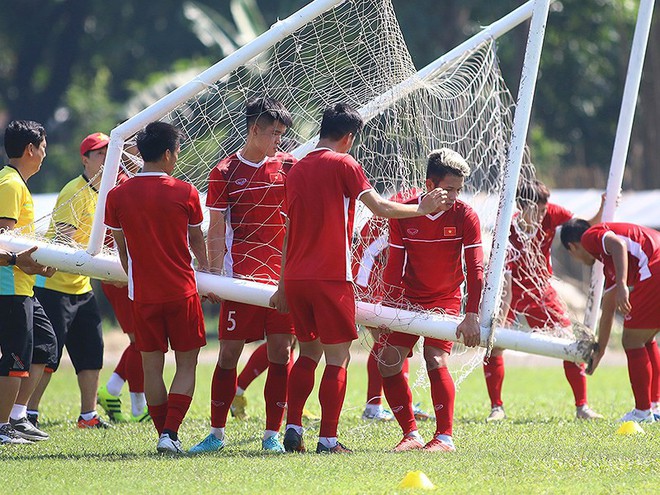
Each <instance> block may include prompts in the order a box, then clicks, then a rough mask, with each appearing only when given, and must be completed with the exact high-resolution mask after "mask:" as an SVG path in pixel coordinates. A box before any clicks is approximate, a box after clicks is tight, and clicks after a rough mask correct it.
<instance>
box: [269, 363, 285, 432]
mask: <svg viewBox="0 0 660 495" xmlns="http://www.w3.org/2000/svg"><path fill="white" fill-rule="evenodd" d="M287 371H288V370H287V365H286V364H277V363H270V364H269V365H268V376H267V377H266V386H265V387H264V399H265V400H266V429H267V430H272V431H279V430H280V426H282V418H283V417H284V409H285V408H286V392H287V382H288V379H289V376H288V372H287Z"/></svg>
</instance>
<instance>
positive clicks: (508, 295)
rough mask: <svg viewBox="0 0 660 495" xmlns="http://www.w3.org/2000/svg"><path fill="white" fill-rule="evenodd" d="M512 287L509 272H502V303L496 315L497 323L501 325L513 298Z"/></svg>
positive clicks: (504, 320)
mask: <svg viewBox="0 0 660 495" xmlns="http://www.w3.org/2000/svg"><path fill="white" fill-rule="evenodd" d="M512 288H513V284H512V281H511V272H506V273H505V274H504V287H503V288H502V304H501V306H500V312H499V315H498V317H497V324H498V325H503V324H504V322H506V317H507V315H508V314H509V311H510V310H511V301H512V300H513V293H512Z"/></svg>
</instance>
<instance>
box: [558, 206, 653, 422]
mask: <svg viewBox="0 0 660 495" xmlns="http://www.w3.org/2000/svg"><path fill="white" fill-rule="evenodd" d="M561 242H562V244H563V245H564V247H565V248H566V249H568V251H569V253H570V254H571V256H572V257H573V258H575V259H576V260H578V261H580V262H582V263H584V264H585V265H593V264H594V262H595V261H596V260H599V261H600V262H601V263H603V272H604V274H605V294H604V296H603V301H602V306H601V311H602V313H601V317H600V322H599V324H598V343H597V347H596V350H595V352H594V356H593V358H592V362H591V365H590V366H589V368H588V369H587V373H589V374H591V373H593V372H594V370H595V369H596V368H597V367H598V363H599V362H600V360H601V359H602V357H603V355H604V354H605V349H606V348H607V343H608V342H609V339H610V333H611V330H612V322H613V319H614V313H615V312H616V311H618V312H620V313H621V314H622V315H623V317H624V319H623V335H622V339H621V340H622V343H623V348H624V350H625V351H626V358H627V359H628V375H629V377H630V384H631V386H632V391H633V395H634V397H635V408H634V409H633V410H632V411H630V412H628V413H626V414H625V415H624V416H623V417H622V418H621V421H637V422H653V421H654V420H655V417H654V411H655V412H656V413H660V411H657V409H658V401H659V400H660V353H659V352H658V346H657V343H656V341H655V336H656V334H657V333H658V331H659V330H660V311H659V310H658V308H660V233H659V232H657V231H656V230H653V229H649V228H647V227H642V226H640V225H635V224H631V223H616V222H607V223H599V224H597V225H594V226H593V227H592V226H590V225H589V223H588V222H586V221H585V220H582V219H578V218H576V219H573V220H570V221H569V222H567V223H565V224H564V226H563V227H562V229H561Z"/></svg>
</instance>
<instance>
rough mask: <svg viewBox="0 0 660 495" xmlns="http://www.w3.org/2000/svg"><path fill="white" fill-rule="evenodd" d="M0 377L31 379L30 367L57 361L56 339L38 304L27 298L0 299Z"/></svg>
mask: <svg viewBox="0 0 660 495" xmlns="http://www.w3.org/2000/svg"><path fill="white" fill-rule="evenodd" d="M0 315H2V317H1V318H0V348H1V350H2V357H0V376H28V372H29V369H30V363H33V364H47V363H49V362H51V361H53V360H54V359H56V357H57V339H56V337H55V332H54V331H53V327H52V326H51V324H50V321H49V320H48V318H47V317H46V313H45V312H44V310H43V308H42V307H41V304H39V301H38V300H37V299H36V298H34V297H28V296H0Z"/></svg>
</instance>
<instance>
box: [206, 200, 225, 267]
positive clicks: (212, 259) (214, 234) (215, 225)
mask: <svg viewBox="0 0 660 495" xmlns="http://www.w3.org/2000/svg"><path fill="white" fill-rule="evenodd" d="M209 221H210V222H209V231H208V234H207V244H208V256H209V269H210V271H211V273H222V266H223V263H224V258H225V213H224V212H222V211H219V210H210V216H209Z"/></svg>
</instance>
